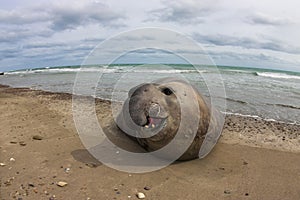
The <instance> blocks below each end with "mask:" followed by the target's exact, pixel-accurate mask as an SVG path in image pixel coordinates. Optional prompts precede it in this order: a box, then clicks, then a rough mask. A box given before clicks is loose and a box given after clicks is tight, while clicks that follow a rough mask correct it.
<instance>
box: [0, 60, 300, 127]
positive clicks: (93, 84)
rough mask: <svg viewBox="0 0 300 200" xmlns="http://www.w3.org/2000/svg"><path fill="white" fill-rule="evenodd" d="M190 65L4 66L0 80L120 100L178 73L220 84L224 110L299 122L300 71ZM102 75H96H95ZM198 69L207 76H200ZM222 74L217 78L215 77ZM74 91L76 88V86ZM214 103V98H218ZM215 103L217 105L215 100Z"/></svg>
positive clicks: (203, 88)
mask: <svg viewBox="0 0 300 200" xmlns="http://www.w3.org/2000/svg"><path fill="white" fill-rule="evenodd" d="M198 69H199V70H198V71H197V70H195V69H194V68H193V67H192V66H190V65H112V66H105V65H99V66H85V67H81V68H80V66H71V67H54V68H39V69H32V70H18V71H10V72H5V74H4V75H3V76H0V84H5V85H10V86H12V87H29V88H32V89H41V90H47V91H53V92H67V93H74V92H75V93H81V94H83V95H93V96H96V97H98V98H103V99H113V100H117V101H122V100H124V99H125V98H126V97H127V92H128V90H129V89H130V88H131V87H133V86H135V85H138V84H140V83H143V82H151V81H152V80H155V79H158V78H163V77H179V78H183V79H186V80H187V81H189V82H190V83H191V84H193V85H195V86H196V87H197V88H198V89H199V90H200V92H201V93H202V94H204V95H205V96H210V92H209V91H208V88H207V82H209V85H212V86H213V87H215V88H216V90H217V89H222V88H220V87H221V86H220V83H223V84H224V89H225V92H226V96H218V97H217V98H219V99H220V102H221V100H224V99H225V100H226V105H227V106H226V108H224V107H221V108H219V109H221V110H222V111H223V112H226V113H230V114H237V115H247V116H252V117H261V118H264V119H268V120H276V121H281V122H285V123H296V124H300V73H299V72H287V71H279V70H267V69H257V68H243V67H224V66H222V67H218V70H217V71H216V70H212V68H211V67H210V66H199V67H198ZM77 74H80V80H84V81H86V87H85V88H84V90H76V89H75V90H74V88H73V86H74V82H75V81H76V80H78V78H77V79H76V75H77ZM100 74H101V75H102V76H101V77H99V75H100ZM203 75H204V76H205V77H207V78H208V79H205V80H204V79H203ZM220 77H221V80H220ZM78 91H79V92H78ZM217 104H218V103H217ZM216 107H218V105H216Z"/></svg>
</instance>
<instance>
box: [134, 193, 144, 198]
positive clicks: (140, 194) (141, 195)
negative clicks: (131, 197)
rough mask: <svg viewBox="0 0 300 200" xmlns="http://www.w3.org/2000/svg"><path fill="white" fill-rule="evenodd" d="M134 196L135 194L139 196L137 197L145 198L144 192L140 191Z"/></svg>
mask: <svg viewBox="0 0 300 200" xmlns="http://www.w3.org/2000/svg"><path fill="white" fill-rule="evenodd" d="M136 196H137V198H139V199H145V198H146V196H145V194H144V193H142V192H138V193H137V194H136Z"/></svg>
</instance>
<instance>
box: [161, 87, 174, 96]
mask: <svg viewBox="0 0 300 200" xmlns="http://www.w3.org/2000/svg"><path fill="white" fill-rule="evenodd" d="M162 92H163V93H164V94H165V95H168V96H169V95H171V94H173V91H172V90H171V89H170V88H164V89H162Z"/></svg>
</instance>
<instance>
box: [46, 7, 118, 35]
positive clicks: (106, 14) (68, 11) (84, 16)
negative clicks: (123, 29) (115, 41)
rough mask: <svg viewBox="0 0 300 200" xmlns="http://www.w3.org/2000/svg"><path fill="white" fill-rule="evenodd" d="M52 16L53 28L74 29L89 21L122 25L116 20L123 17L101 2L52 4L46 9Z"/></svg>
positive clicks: (106, 24) (103, 24) (105, 24)
mask: <svg viewBox="0 0 300 200" xmlns="http://www.w3.org/2000/svg"><path fill="white" fill-rule="evenodd" d="M48 12H49V13H50V15H51V16H52V19H51V28H52V29H53V30H65V29H75V28H77V27H78V26H82V25H87V24H89V23H99V25H102V26H123V25H122V24H121V23H120V22H118V20H120V19H122V18H124V16H122V15H121V14H120V13H117V12H115V11H114V10H112V9H111V8H109V7H108V6H106V5H104V4H102V3H87V4H83V5H82V6H79V7H72V6H53V7H52V8H51V9H49V11H48Z"/></svg>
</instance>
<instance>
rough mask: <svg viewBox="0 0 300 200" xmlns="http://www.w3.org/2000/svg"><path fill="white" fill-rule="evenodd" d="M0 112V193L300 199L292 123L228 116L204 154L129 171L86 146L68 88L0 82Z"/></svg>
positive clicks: (105, 114) (100, 104) (106, 110)
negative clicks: (62, 91)
mask: <svg viewBox="0 0 300 200" xmlns="http://www.w3.org/2000/svg"><path fill="white" fill-rule="evenodd" d="M97 110H98V111H100V112H98V117H99V119H101V121H102V123H103V124H106V125H107V124H110V121H111V119H112V118H111V114H110V102H107V101H100V100H99V101H97ZM0 112H1V115H0V134H1V135H0V137H1V139H0V152H1V153H0V163H3V164H5V166H0V181H1V183H0V199H38V200H40V199H47V200H48V199H82V200H86V199H137V197H136V193H137V192H143V193H144V194H145V195H146V198H145V199H251V200H252V199H265V200H268V199H270V200H276V199H278V200H279V199H280V200H284V199H286V200H290V199H295V200H298V199H300V178H299V177H300V139H299V138H300V137H299V135H300V127H299V126H297V125H287V124H282V123H275V122H266V121H263V120H259V119H254V118H246V117H237V116H227V118H226V123H225V127H224V131H223V134H222V137H221V139H220V141H219V143H218V144H217V145H216V147H215V148H214V150H213V151H212V152H211V153H210V154H209V155H208V156H207V157H206V158H204V159H202V160H199V159H197V160H193V161H188V162H177V163H174V164H172V165H170V166H168V167H166V168H164V169H161V170H159V171H155V172H150V173H145V174H129V173H125V172H119V171H116V170H114V169H111V168H108V167H106V166H105V165H104V164H102V163H100V162H98V161H97V160H95V159H94V158H93V157H92V156H91V155H90V154H89V153H88V152H87V151H86V150H85V148H84V147H83V145H82V144H81V141H80V139H79V137H78V134H77V132H76V129H75V126H74V122H73V118H72V100H71V95H68V94H56V93H50V92H43V91H32V90H29V89H14V88H9V87H4V86H1V87H0ZM115 130H116V129H115V127H112V128H111V131H115ZM33 136H37V137H36V138H35V139H33ZM38 139H40V140H38ZM11 158H13V159H11ZM59 181H64V182H67V183H68V185H66V186H64V187H59V186H57V183H58V182H59ZM144 187H148V188H146V189H148V190H145V189H144Z"/></svg>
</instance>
